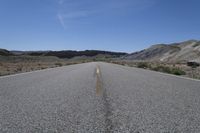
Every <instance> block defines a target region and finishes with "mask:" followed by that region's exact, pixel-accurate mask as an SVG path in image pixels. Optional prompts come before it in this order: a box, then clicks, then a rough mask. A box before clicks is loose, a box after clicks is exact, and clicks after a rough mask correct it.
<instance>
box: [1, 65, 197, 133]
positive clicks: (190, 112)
mask: <svg viewBox="0 0 200 133" xmlns="http://www.w3.org/2000/svg"><path fill="white" fill-rule="evenodd" d="M199 132H200V81H197V80H191V79H185V78H180V77H176V76H170V75H166V74H161V73H158V72H153V71H148V70H143V69H138V68H131V67H126V66H120V65H115V64H108V63H102V62H93V63H84V64H78V65H70V66H64V67H60V68H53V69H47V70H41V71H36V72H30V73H24V74H18V75H13V76H5V77H0V133H199Z"/></svg>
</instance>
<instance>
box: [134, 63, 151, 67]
mask: <svg viewBox="0 0 200 133" xmlns="http://www.w3.org/2000/svg"><path fill="white" fill-rule="evenodd" d="M137 67H138V68H148V67H149V64H148V63H147V62H139V63H138V64H137Z"/></svg>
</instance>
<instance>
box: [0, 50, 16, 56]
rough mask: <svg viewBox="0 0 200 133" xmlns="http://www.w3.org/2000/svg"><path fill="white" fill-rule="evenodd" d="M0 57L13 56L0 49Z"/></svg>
mask: <svg viewBox="0 0 200 133" xmlns="http://www.w3.org/2000/svg"><path fill="white" fill-rule="evenodd" d="M0 55H2V56H10V55H13V54H12V53H11V52H10V51H8V50H6V49H0Z"/></svg>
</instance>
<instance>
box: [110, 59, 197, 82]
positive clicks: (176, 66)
mask: <svg viewBox="0 0 200 133" xmlns="http://www.w3.org/2000/svg"><path fill="white" fill-rule="evenodd" d="M110 63H115V64H119V65H124V66H130V67H138V68H143V69H149V70H153V71H159V72H164V73H169V74H174V75H182V76H184V77H189V78H195V79H200V67H197V68H192V67H190V66H187V64H184V63H163V62H144V61H111V62H110Z"/></svg>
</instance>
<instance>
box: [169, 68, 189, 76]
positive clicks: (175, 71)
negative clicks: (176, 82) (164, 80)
mask: <svg viewBox="0 0 200 133" xmlns="http://www.w3.org/2000/svg"><path fill="white" fill-rule="evenodd" d="M171 74H174V75H185V74H186V73H185V71H183V70H181V69H180V68H172V69H171Z"/></svg>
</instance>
